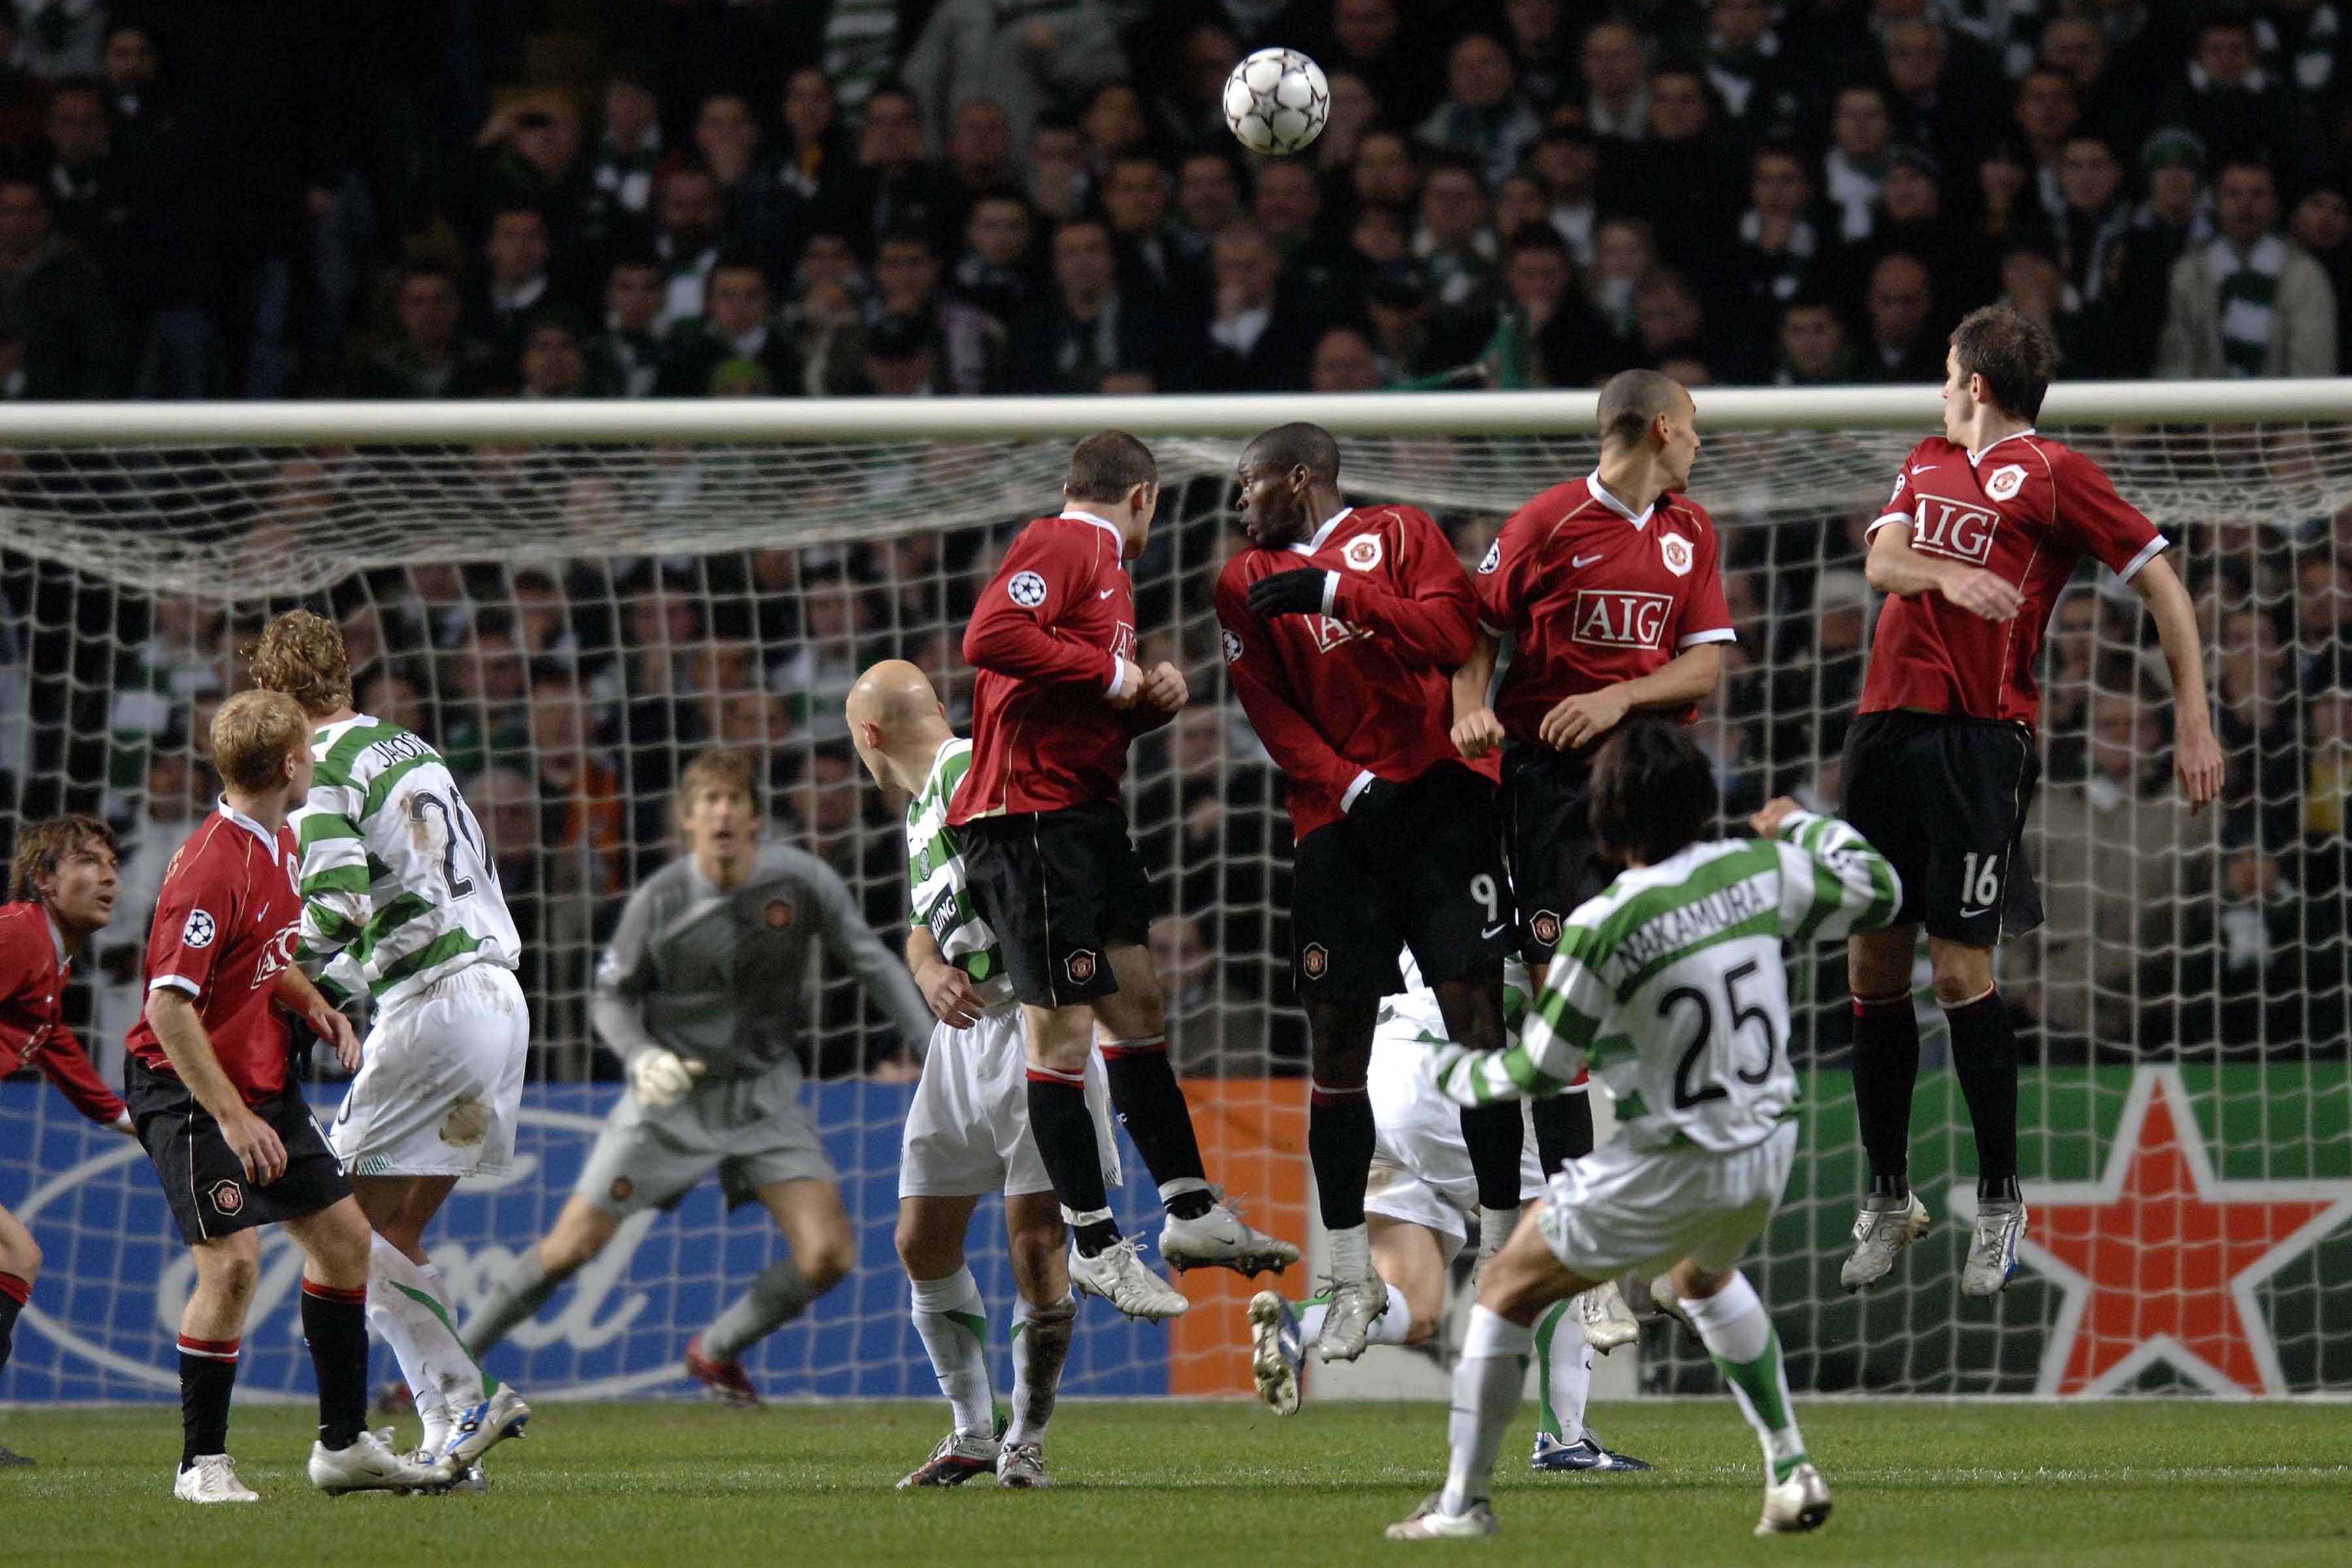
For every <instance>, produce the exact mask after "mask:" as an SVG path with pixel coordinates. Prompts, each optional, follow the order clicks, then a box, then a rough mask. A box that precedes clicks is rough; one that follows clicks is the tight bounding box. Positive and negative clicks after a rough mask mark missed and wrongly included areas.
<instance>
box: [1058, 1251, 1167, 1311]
mask: <svg viewBox="0 0 2352 1568" xmlns="http://www.w3.org/2000/svg"><path fill="white" fill-rule="evenodd" d="M1070 1287H1071V1289H1076V1290H1083V1291H1085V1292H1086V1293H1087V1295H1089V1296H1099V1297H1101V1298H1102V1299H1103V1300H1106V1301H1108V1302H1109V1303H1110V1304H1111V1305H1112V1306H1114V1307H1117V1308H1118V1310H1120V1311H1122V1312H1125V1313H1126V1314H1127V1315H1128V1316H1129V1317H1130V1318H1143V1319H1146V1320H1148V1321H1154V1322H1157V1321H1160V1320H1161V1319H1163V1318H1181V1317H1182V1316H1183V1315H1184V1314H1185V1313H1186V1312H1187V1311H1190V1310H1192V1302H1190V1301H1187V1300H1184V1295H1183V1292H1182V1291H1181V1290H1179V1289H1176V1288H1175V1287H1174V1286H1172V1285H1171V1284H1169V1283H1168V1281H1167V1280H1165V1279H1161V1278H1160V1276H1159V1275H1158V1274H1157V1273H1155V1272H1154V1271H1153V1270H1151V1269H1150V1268H1147V1267H1145V1265H1144V1262H1143V1254H1142V1251H1141V1249H1140V1248H1139V1247H1138V1245H1137V1243H1136V1239H1135V1237H1131V1236H1123V1237H1119V1238H1118V1240H1117V1241H1114V1242H1112V1243H1111V1244H1110V1245H1109V1246H1108V1247H1104V1248H1103V1249H1102V1250H1101V1251H1100V1252H1097V1253H1096V1254H1095V1255H1094V1256H1093V1257H1092V1258H1088V1257H1087V1255H1086V1254H1084V1253H1082V1252H1080V1251H1079V1250H1078V1249H1077V1247H1076V1246H1073V1247H1071V1248H1070Z"/></svg>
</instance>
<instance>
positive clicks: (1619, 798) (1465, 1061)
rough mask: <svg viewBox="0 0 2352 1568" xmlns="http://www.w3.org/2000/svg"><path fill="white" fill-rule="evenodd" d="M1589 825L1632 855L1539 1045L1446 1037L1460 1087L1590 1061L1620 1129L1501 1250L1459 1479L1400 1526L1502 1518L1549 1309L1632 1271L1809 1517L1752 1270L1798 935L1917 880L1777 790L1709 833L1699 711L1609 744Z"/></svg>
mask: <svg viewBox="0 0 2352 1568" xmlns="http://www.w3.org/2000/svg"><path fill="white" fill-rule="evenodd" d="M1591 795H1592V830H1593V835H1594V838H1595V841H1596V843H1597V844H1599V845H1600V847H1601V848H1602V849H1603V850H1604V851H1606V852H1607V853H1609V854H1611V855H1612V856H1613V857H1615V858H1617V859H1619V860H1620V861H1622V864H1623V865H1624V866H1625V868H1626V869H1625V871H1624V872H1623V874H1622V875H1621V876H1619V877H1618V878H1617V879H1616V880H1615V881H1614V882H1612V883H1611V884H1610V886H1609V887H1608V889H1606V890H1605V891H1603V892H1602V893H1601V895H1600V896H1599V897H1597V898H1595V899H1592V900H1590V901H1588V902H1586V903H1585V904H1583V905H1581V906H1580V907H1579V908H1578V909H1577V910H1575V911H1573V912H1572V913H1571V914H1570V917H1569V920H1568V923H1567V927H1566V929H1565V931H1563V932H1562V933H1561V936H1560V941H1559V954H1558V956H1557V957H1556V958H1555V959H1554V960H1553V963H1552V966H1551V972H1550V973H1549V975H1548V976H1547V977H1546V979H1545V982H1544V987H1543V991H1542V994H1540V995H1539V996H1538V999H1537V1002H1536V1005H1535V1012H1534V1016H1531V1017H1530V1018H1529V1019H1528V1024H1527V1027H1526V1028H1525V1029H1524V1030H1523V1031H1522V1032H1521V1035H1520V1038H1519V1043H1518V1044H1517V1045H1515V1046H1513V1047H1510V1049H1509V1050H1507V1051H1506V1052H1501V1053H1491V1052H1490V1053H1486V1054H1483V1055H1482V1054H1479V1053H1475V1052H1465V1051H1462V1050H1460V1049H1459V1048H1458V1047H1442V1048H1440V1049H1438V1050H1435V1051H1433V1053H1432V1056H1431V1058H1430V1060H1431V1062H1432V1064H1433V1065H1432V1071H1433V1075H1434V1077H1435V1079H1436V1082H1437V1086H1438V1088H1439V1089H1440V1090H1441V1091H1442V1092H1444V1094H1446V1095H1447V1096H1449V1097H1450V1098H1452V1099H1454V1100H1460V1101H1462V1102H1464V1103H1471V1102H1482V1103H1483V1102H1486V1101H1488V1100H1517V1099H1519V1098H1522V1097H1529V1096H1540V1095H1547V1094H1558V1093H1559V1092H1560V1091H1561V1090H1562V1089H1566V1088H1568V1087H1569V1086H1570V1083H1571V1082H1572V1081H1573V1080H1574V1079H1575V1078H1576V1077H1577V1075H1578V1074H1579V1073H1580V1072H1581V1071H1582V1070H1583V1069H1584V1067H1585V1065H1586V1063H1587V1062H1588V1061H1589V1062H1590V1063H1591V1068H1592V1071H1593V1075H1594V1076H1595V1077H1597V1078H1599V1079H1601V1084H1602V1086H1603V1087H1604V1088H1606V1089H1608V1090H1609V1093H1610V1098H1611V1099H1612V1100H1613V1101H1614V1102H1615V1104H1616V1107H1617V1113H1618V1116H1619V1117H1620V1119H1621V1120H1620V1121H1619V1123H1618V1131H1617V1135H1616V1136H1615V1137H1614V1138H1612V1139H1611V1140H1610V1142H1609V1143H1608V1144H1607V1146H1606V1147H1604V1148H1601V1149H1600V1150H1598V1151H1596V1152H1593V1153H1591V1154H1590V1155H1587V1156H1585V1157H1584V1158H1582V1159H1580V1160H1573V1161H1570V1163H1568V1164H1566V1165H1565V1166H1563V1167H1561V1169H1560V1170H1559V1172H1558V1173H1556V1174H1554V1175H1553V1176H1552V1178H1551V1184H1550V1190H1549V1193H1548V1194H1547V1195H1546V1196H1545V1198H1544V1200H1543V1201H1542V1202H1541V1203H1540V1204H1539V1205H1537V1207H1536V1208H1535V1210H1534V1211H1533V1212H1532V1213H1530V1214H1528V1215H1527V1216H1525V1218H1523V1219H1522V1220H1521V1222H1520V1225H1519V1227H1518V1229H1517V1231H1515V1232H1513V1233H1512V1236H1511V1239H1510V1241H1509V1242H1508V1243H1507V1245H1506V1246H1505V1247H1504V1248H1503V1250H1502V1252H1501V1253H1500V1254H1498V1255H1497V1256H1496V1258H1494V1260H1493V1261H1492V1262H1491V1263H1489V1264H1488V1265H1487V1268H1486V1273H1485V1276H1484V1277H1483V1279H1481V1281H1480V1284H1479V1289H1478V1304H1477V1306H1476V1307H1475V1308H1474V1309H1473V1310H1472V1311H1471V1317H1470V1326H1469V1331H1468V1332H1467V1334H1466V1335H1465V1338H1464V1341H1463V1346H1462V1359H1461V1360H1460V1362H1459V1363H1456V1365H1455V1367H1454V1400H1453V1415H1452V1417H1451V1425H1450V1428H1449V1434H1448V1435H1449V1437H1450V1439H1451V1443H1452V1447H1453V1459H1452V1463H1451V1465H1450V1467H1449V1468H1448V1469H1447V1472H1446V1478H1445V1485H1444V1489H1442V1490H1440V1491H1437V1492H1435V1493H1433V1494H1432V1495H1431V1496H1430V1498H1429V1499H1428V1500H1427V1501H1425V1502H1424V1503H1423V1505H1422V1506H1421V1507H1420V1508H1419V1509H1418V1510H1415V1511H1414V1513H1413V1514H1412V1517H1411V1518H1409V1519H1407V1520H1405V1521H1402V1523H1399V1524H1394V1525H1391V1526H1390V1527H1389V1531H1388V1534H1389V1537H1390V1539H1391V1540H1398V1541H1428V1540H1436V1539H1442V1538H1444V1537H1449V1536H1468V1535H1491V1534H1493V1533H1494V1532H1495V1529H1496V1523H1495V1511H1494V1508H1493V1505H1492V1503H1491V1502H1490V1500H1489V1497H1490V1486H1491V1480H1492V1477H1493V1473H1494V1468H1495V1458H1496V1453H1497V1452H1498V1450H1499V1449H1500V1447H1501V1445H1502V1439H1503V1432H1504V1428H1505V1427H1507V1426H1508V1425H1509V1423H1510V1419H1511V1415H1512V1412H1513V1411H1514V1410H1516V1409H1517V1406H1518V1403H1519V1391H1520V1388H1521V1386H1522V1384H1524V1383H1525V1381H1526V1378H1527V1362H1528V1352H1529V1350H1530V1349H1531V1348H1532V1347H1533V1343H1534V1334H1533V1327H1532V1326H1533V1324H1534V1323H1535V1321H1536V1318H1537V1315H1538V1313H1540V1312H1541V1311H1542V1310H1544V1308H1545V1307H1547V1306H1549V1304H1550V1303H1552V1302H1554V1301H1559V1300H1565V1299H1566V1298H1568V1297H1570V1296H1573V1295H1575V1294H1577V1293H1578V1292H1579V1291H1582V1290H1586V1289H1591V1287H1592V1286H1594V1285H1596V1284H1599V1283H1600V1282H1601V1281H1602V1280H1605V1279H1613V1278H1616V1277H1617V1276H1618V1275H1619V1274H1621V1273H1622V1272H1624V1271H1627V1270H1632V1271H1633V1272H1635V1273H1636V1274H1638V1275H1639V1276H1640V1277H1641V1278H1643V1279H1647V1278H1648V1277H1649V1276H1650V1275H1651V1273H1652V1272H1653V1271H1654V1270H1656V1269H1659V1268H1666V1269H1668V1270H1669V1273H1668V1278H1669V1279H1670V1280H1671V1281H1672V1284H1673V1289H1674V1290H1675V1295H1676V1296H1677V1297H1678V1298H1679V1299H1680V1305H1681V1307H1682V1310H1683V1311H1684V1312H1685V1314H1686V1316H1687V1320H1688V1321H1689V1322H1690V1323H1691V1324H1692V1326H1693V1327H1695V1328H1696V1330H1697V1331H1698V1334H1699V1338H1700V1340H1701V1341H1702V1342H1704V1343H1705V1344H1706V1348H1707V1353H1708V1354H1709V1355H1711V1356H1713V1357H1714V1358H1715V1363H1716V1365H1717V1367H1719V1368H1721V1369H1722V1372H1723V1374H1724V1377H1725V1378H1726V1379H1727V1381H1728V1382H1729V1383H1730V1384H1731V1387H1732V1393H1733V1396H1734V1397H1735V1398H1736V1399H1737V1400H1738V1403H1739V1408H1740V1412H1741V1414H1743V1415H1746V1416H1747V1417H1748V1425H1749V1426H1753V1427H1754V1428H1755V1429H1756V1433H1757V1436H1758V1437H1759V1440H1760V1441H1761V1442H1762V1444H1763V1448H1764V1461H1765V1471H1766V1475H1765V1487H1764V1510H1763V1515H1762V1517H1761V1518H1760V1519H1759V1521H1758V1522H1757V1525H1756V1533H1757V1534H1759V1535H1776V1534H1781V1533H1784V1532H1788V1531H1801V1530H1811V1529H1813V1528H1814V1527H1815V1526H1817V1525H1819V1524H1820V1523H1821V1522H1822V1521H1823V1520H1825V1519H1827V1518H1828V1517H1829V1511H1830V1493H1829V1488H1828V1486H1827V1485H1826V1484H1825V1483H1824V1482H1823V1481H1822V1477H1821V1472H1820V1471H1819V1470H1817V1469H1815V1468H1814V1467H1813V1465H1812V1463H1811V1460H1810V1459H1809V1458H1807V1456H1806V1452H1805V1443H1804V1438H1803V1436H1801V1434H1800V1433H1799V1431H1798V1429H1797V1420H1796V1415H1795V1414H1794V1412H1793V1410H1792V1408H1791V1406H1790V1399H1789V1381H1788V1377H1787V1375H1786V1374H1785V1373H1784V1372H1783V1371H1782V1368H1781V1364H1780V1340H1779V1338H1778V1336H1777V1335H1776V1334H1775V1333H1774V1331H1773V1329H1772V1320H1771V1317H1770V1315H1769V1313H1767V1312H1766V1310H1765V1309H1764V1303H1763V1302H1762V1300H1759V1298H1758V1296H1757V1294H1756V1290H1755V1289H1754V1287H1752V1286H1751V1285H1749V1284H1748V1281H1747V1279H1744V1278H1743V1277H1742V1276H1741V1275H1740V1273H1739V1270H1738V1267H1737V1264H1738V1258H1739V1255H1740V1254H1741V1253H1742V1252H1744V1251H1746V1250H1747V1248H1748V1244H1749V1243H1750V1242H1751V1241H1753V1240H1754V1239H1755V1238H1756V1237H1757V1236H1758V1234H1759V1233H1760V1232H1761V1231H1762V1230H1763V1228H1764V1226H1766V1224H1767V1223H1768V1222H1769V1220H1770V1219H1771V1216H1772V1212H1773V1210H1774V1209H1775V1208H1776V1207H1778V1206H1779V1205H1780V1194H1781V1190H1782V1188H1783V1187H1784V1186H1785V1185H1786V1184H1787V1182H1788V1179H1789V1170H1790V1165H1791V1163H1793V1162H1794V1160H1795V1158H1796V1152H1797V1125H1796V1123H1795V1121H1792V1120H1790V1110H1791V1108H1792V1106H1793V1105H1794V1103H1795V1100H1796V1097H1797V1075H1796V1069H1795V1068H1793V1067H1791V1066H1790V1061H1789V1053H1788V1037H1789V996H1788V980H1787V973H1786V971H1785V969H1784V967H1783V965H1782V963H1781V956H1780V944H1781V942H1783V941H1784V940H1788V941H1796V942H1806V941H1811V940H1814V939H1817V938H1829V937H1834V936H1837V935H1839V934H1841V933H1843V932H1845V931H1874V930H1879V929H1883V928H1884V927H1885V925H1886V923H1887V922H1888V921H1891V920H1893V919H1894V917H1895V905H1896V902H1897V900H1899V899H1900V898H1901V896H1902V892H1901V889H1900V887H1899V886H1898V884H1897V882H1896V880H1895V873H1894V871H1893V870H1892V869H1891V868H1889V867H1888V866H1887V864H1886V861H1885V858H1883V857H1881V856H1880V855H1879V854H1878V853H1877V852H1876V851H1875V850H1874V849H1872V848H1871V847H1870V846H1869V845H1868V844H1866V843H1864V841H1863V839H1862V838H1861V837H1860V836H1859V835H1857V834H1856V833H1854V832H1853V829H1852V828H1850V827H1848V826H1846V825H1845V824H1844V823H1843V822H1839V821H1837V820H1835V819H1834V818H1824V817H1818V816H1811V815H1809V814H1807V813H1805V812H1802V811H1800V810H1797V809H1796V805H1795V803H1794V802H1793V801H1789V800H1778V801H1774V802H1773V803H1772V804H1771V805H1769V806H1767V807H1766V808H1765V809H1764V811H1763V812H1762V813H1760V814H1759V815H1758V816H1757V817H1756V819H1755V823H1754V826H1755V827H1756V829H1757V831H1758V832H1759V834H1764V835H1767V837H1758V838H1733V839H1709V838H1706V837H1703V835H1704V834H1705V833H1706V830H1707V826H1708V824H1710V823H1711V822H1713V821H1714V819H1715V815H1716V810H1717V795H1716V787H1715V777H1714V773H1713V772H1712V771H1711V769H1710V768H1709V766H1708V763H1707V761H1706V757H1705V756H1704V755H1702V754H1701V753H1700V752H1699V749H1698V747H1697V746H1696V744H1695V743H1693V742H1692V741H1691V738H1690V735H1689V733H1688V731H1686V730H1685V728H1684V727H1683V726H1681V725H1679V724H1674V723H1670V722H1666V721H1662V720H1659V719H1655V718H1649V719H1641V720H1636V721H1633V722H1631V723H1628V724H1625V725H1622V726H1620V727H1619V728H1618V731H1617V733H1616V734H1614V735H1613V736H1612V738H1611V739H1610V740H1609V741H1607V742H1604V743H1603V744H1602V746H1601V751H1600V753H1599V754H1598V756H1597V757H1596V758H1595V759H1594V763H1593V770H1592V778H1591Z"/></svg>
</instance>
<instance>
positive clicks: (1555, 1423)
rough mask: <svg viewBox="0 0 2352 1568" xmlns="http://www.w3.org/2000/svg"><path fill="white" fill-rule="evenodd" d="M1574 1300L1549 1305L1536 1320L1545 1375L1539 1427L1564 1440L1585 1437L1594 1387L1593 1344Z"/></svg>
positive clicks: (1539, 1356)
mask: <svg viewBox="0 0 2352 1568" xmlns="http://www.w3.org/2000/svg"><path fill="white" fill-rule="evenodd" d="M1575 1307H1576V1302H1575V1300H1573V1299H1570V1300H1566V1301H1560V1302H1558V1303H1556V1304H1554V1305H1553V1306H1551V1307H1549V1308H1547V1309H1546V1310H1545V1311H1544V1315H1543V1316H1542V1318H1540V1319H1539V1320H1538V1321H1537V1323H1536V1365H1537V1367H1538V1370H1539V1372H1540V1373H1541V1376H1542V1383H1541V1385H1540V1386H1541V1388H1542V1390H1543V1393H1542V1398H1541V1403H1540V1404H1538V1406H1537V1410H1538V1417H1537V1422H1536V1430H1537V1431H1538V1432H1544V1433H1549V1435H1551V1436H1554V1437H1557V1438H1559V1440H1560V1441H1561V1442H1563V1443H1574V1442H1577V1441H1578V1440H1579V1439H1580V1438H1581V1437H1583V1436H1584V1402H1585V1399H1586V1397H1587V1396H1588V1395H1589V1394H1591V1390H1592V1347H1591V1345H1589V1344H1586V1343H1585V1342H1584V1330H1583V1328H1582V1327H1581V1326H1580V1324H1579V1323H1578V1322H1577V1321H1576V1312H1575Z"/></svg>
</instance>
